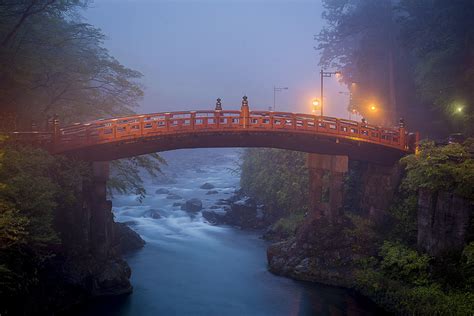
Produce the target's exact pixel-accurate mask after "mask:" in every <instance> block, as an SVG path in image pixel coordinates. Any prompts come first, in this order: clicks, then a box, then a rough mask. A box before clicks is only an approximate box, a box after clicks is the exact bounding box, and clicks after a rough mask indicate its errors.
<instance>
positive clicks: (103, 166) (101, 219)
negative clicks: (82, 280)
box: [87, 161, 114, 257]
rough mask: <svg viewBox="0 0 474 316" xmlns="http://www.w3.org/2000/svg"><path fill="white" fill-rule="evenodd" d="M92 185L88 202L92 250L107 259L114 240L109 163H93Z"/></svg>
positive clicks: (89, 189) (89, 187)
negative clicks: (108, 189) (109, 194)
mask: <svg viewBox="0 0 474 316" xmlns="http://www.w3.org/2000/svg"><path fill="white" fill-rule="evenodd" d="M91 164H92V183H91V184H90V185H89V186H88V194H87V202H88V204H89V209H90V210H91V212H90V225H91V226H90V234H89V235H90V240H91V241H92V243H91V245H90V246H91V250H92V252H93V253H95V254H96V255H98V256H99V257H107V256H108V253H107V252H108V251H109V250H110V249H111V246H112V242H113V240H114V228H113V216H112V212H111V210H112V202H111V201H108V200H107V180H108V179H109V162H108V161H96V162H92V163H91Z"/></svg>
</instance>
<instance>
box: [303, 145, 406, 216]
mask: <svg viewBox="0 0 474 316" xmlns="http://www.w3.org/2000/svg"><path fill="white" fill-rule="evenodd" d="M307 167H308V171H309V190H310V194H309V198H310V203H309V205H310V210H311V212H312V214H313V216H315V217H322V216H324V217H328V218H330V219H331V220H334V221H337V219H338V218H339V217H340V216H341V215H342V214H343V210H344V208H350V211H351V212H355V213H358V214H361V215H366V216H369V217H371V218H373V219H375V220H378V219H381V218H383V217H384V215H385V214H386V211H387V209H388V207H389V206H390V202H391V201H392V198H393V196H394V193H395V190H396V188H397V187H398V183H399V181H400V172H399V168H398V165H397V163H395V164H394V165H391V166H384V165H380V164H375V163H370V162H361V161H354V160H349V157H348V156H337V155H321V154H308V160H307ZM349 173H350V176H351V177H352V179H351V181H352V183H353V187H350V186H347V185H346V184H347V183H346V181H347V176H348V175H349ZM346 195H351V200H350V204H351V205H347V204H348V202H347V201H348V200H347V196H346Z"/></svg>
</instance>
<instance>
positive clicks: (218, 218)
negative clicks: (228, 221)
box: [202, 211, 225, 225]
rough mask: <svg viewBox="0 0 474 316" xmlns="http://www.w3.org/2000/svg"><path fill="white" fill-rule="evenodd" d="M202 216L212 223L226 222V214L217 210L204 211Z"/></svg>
mask: <svg viewBox="0 0 474 316" xmlns="http://www.w3.org/2000/svg"><path fill="white" fill-rule="evenodd" d="M202 217H204V218H205V219H206V220H207V221H208V222H209V223H210V224H212V225H218V224H225V215H224V214H222V213H218V212H215V211H202Z"/></svg>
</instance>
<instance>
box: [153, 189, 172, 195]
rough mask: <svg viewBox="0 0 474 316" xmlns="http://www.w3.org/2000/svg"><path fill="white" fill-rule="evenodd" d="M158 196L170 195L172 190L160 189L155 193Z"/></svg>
mask: <svg viewBox="0 0 474 316" xmlns="http://www.w3.org/2000/svg"><path fill="white" fill-rule="evenodd" d="M155 193H156V194H168V193H170V190H168V189H165V188H159V189H158V190H156V191H155Z"/></svg>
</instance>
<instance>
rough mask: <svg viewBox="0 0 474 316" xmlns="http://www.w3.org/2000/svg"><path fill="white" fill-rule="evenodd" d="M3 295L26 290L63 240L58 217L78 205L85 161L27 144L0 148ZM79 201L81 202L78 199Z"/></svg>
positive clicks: (0, 247)
mask: <svg viewBox="0 0 474 316" xmlns="http://www.w3.org/2000/svg"><path fill="white" fill-rule="evenodd" d="M1 152H2V154H3V155H2V158H1V164H0V183H3V186H2V187H1V188H0V284H1V285H2V286H1V290H0V294H1V295H2V296H4V297H6V295H13V294H15V293H17V294H18V293H23V294H24V293H26V292H25V291H27V290H28V288H29V287H30V285H31V284H34V283H35V282H37V276H36V274H37V269H38V268H39V267H40V266H41V265H42V264H43V262H45V261H46V260H47V259H49V258H50V257H51V256H54V255H55V251H54V248H55V247H57V246H58V245H59V244H60V237H61V236H59V235H58V231H57V230H56V229H55V221H54V220H55V218H56V217H57V216H58V214H57V213H58V212H59V210H60V209H70V208H72V207H73V206H75V205H77V204H78V200H77V197H81V195H80V192H81V189H82V183H83V181H88V176H87V175H88V174H89V171H90V170H89V168H88V166H87V165H86V164H84V163H81V162H76V161H71V160H68V159H66V158H64V157H59V156H57V157H53V156H51V155H50V154H48V153H47V152H45V151H43V150H40V149H36V148H28V147H18V148H15V147H2V149H1ZM79 205H80V203H79Z"/></svg>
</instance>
